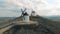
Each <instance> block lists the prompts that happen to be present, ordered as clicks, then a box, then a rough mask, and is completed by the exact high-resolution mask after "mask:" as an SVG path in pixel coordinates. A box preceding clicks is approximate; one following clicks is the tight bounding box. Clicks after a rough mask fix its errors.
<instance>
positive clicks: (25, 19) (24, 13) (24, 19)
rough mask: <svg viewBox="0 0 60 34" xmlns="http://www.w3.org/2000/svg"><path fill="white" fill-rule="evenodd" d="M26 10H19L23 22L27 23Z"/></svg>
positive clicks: (27, 15)
mask: <svg viewBox="0 0 60 34" xmlns="http://www.w3.org/2000/svg"><path fill="white" fill-rule="evenodd" d="M26 10H27V9H26V8H25V9H24V10H23V9H21V12H22V14H21V16H23V22H29V14H28V13H27V12H26Z"/></svg>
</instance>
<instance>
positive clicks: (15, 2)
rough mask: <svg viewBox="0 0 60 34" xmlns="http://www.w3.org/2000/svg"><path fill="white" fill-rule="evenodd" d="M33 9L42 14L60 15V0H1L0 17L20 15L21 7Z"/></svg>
mask: <svg viewBox="0 0 60 34" xmlns="http://www.w3.org/2000/svg"><path fill="white" fill-rule="evenodd" d="M22 7H26V8H29V9H30V10H31V9H33V10H35V11H36V13H37V14H39V15H40V16H51V15H60V0H0V17H15V16H20V12H19V11H20V8H22Z"/></svg>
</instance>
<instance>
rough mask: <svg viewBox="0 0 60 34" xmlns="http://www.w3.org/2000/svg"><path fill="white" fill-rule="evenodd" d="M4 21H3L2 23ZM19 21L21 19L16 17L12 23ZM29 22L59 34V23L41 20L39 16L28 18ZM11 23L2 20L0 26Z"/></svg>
mask: <svg viewBox="0 0 60 34" xmlns="http://www.w3.org/2000/svg"><path fill="white" fill-rule="evenodd" d="M3 20H4V21H3ZM17 20H21V17H18V18H16V19H14V20H13V21H17ZM30 20H32V21H37V22H38V23H39V24H41V25H43V26H44V27H47V28H48V29H50V30H51V31H53V32H54V33H55V34H60V21H52V20H50V19H47V18H43V17H41V16H30ZM10 21H12V19H11V18H10V19H8V18H6V19H2V22H1V21H0V25H2V24H5V23H9V22H10Z"/></svg>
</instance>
